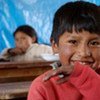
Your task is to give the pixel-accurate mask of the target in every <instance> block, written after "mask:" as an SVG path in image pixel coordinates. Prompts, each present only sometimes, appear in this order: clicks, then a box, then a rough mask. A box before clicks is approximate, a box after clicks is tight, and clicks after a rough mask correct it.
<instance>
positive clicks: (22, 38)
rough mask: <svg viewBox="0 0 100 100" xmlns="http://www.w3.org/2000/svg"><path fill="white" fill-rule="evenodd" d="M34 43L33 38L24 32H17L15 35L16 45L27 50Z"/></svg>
mask: <svg viewBox="0 0 100 100" xmlns="http://www.w3.org/2000/svg"><path fill="white" fill-rule="evenodd" d="M32 43H33V38H31V37H30V36H28V35H27V34H25V33H23V32H17V33H16V35H15V45H16V47H17V48H20V49H22V50H23V51H25V52H26V50H27V49H28V48H29V46H30V45H31V44H32Z"/></svg>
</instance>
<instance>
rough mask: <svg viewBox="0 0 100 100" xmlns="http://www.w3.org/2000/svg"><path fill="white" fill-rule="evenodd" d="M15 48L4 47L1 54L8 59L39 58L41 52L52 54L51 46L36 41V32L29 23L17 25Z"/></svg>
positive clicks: (24, 59)
mask: <svg viewBox="0 0 100 100" xmlns="http://www.w3.org/2000/svg"><path fill="white" fill-rule="evenodd" d="M14 38H15V45H16V46H15V48H10V49H5V50H4V51H3V52H2V53H1V55H2V56H3V58H4V59H5V60H10V61H34V60H41V58H40V56H41V54H42V53H50V54H53V51H52V48H51V47H50V46H47V45H43V44H38V43H37V33H36V31H35V30H34V28H32V27H31V26H29V25H22V26H19V27H18V28H17V29H16V30H15V32H14Z"/></svg>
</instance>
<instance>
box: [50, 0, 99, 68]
mask: <svg viewBox="0 0 100 100" xmlns="http://www.w3.org/2000/svg"><path fill="white" fill-rule="evenodd" d="M51 40H52V47H53V49H54V52H56V53H59V56H60V61H61V63H62V65H63V66H66V65H68V64H74V63H75V62H76V61H79V62H80V63H82V64H86V65H90V66H91V67H93V68H95V67H96V66H99V63H100V10H99V7H98V6H96V5H95V4H93V3H89V2H85V1H76V2H69V3H66V4H65V5H63V6H62V7H60V8H59V9H58V10H57V12H56V13H55V16H54V20H53V30H52V35H51Z"/></svg>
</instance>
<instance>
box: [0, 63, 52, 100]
mask: <svg viewBox="0 0 100 100" xmlns="http://www.w3.org/2000/svg"><path fill="white" fill-rule="evenodd" d="M51 63H53V62H45V61H35V62H4V63H0V100H7V99H14V98H21V97H26V96H27V93H28V90H29V86H30V84H31V82H32V80H33V79H34V78H36V77H37V76H39V75H41V74H42V73H44V72H45V71H47V70H49V69H51V68H52V67H51V66H50V64H51ZM19 100H21V99H19Z"/></svg>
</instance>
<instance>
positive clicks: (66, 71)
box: [43, 65, 74, 84]
mask: <svg viewBox="0 0 100 100" xmlns="http://www.w3.org/2000/svg"><path fill="white" fill-rule="evenodd" d="M73 68H74V67H73V66H72V65H67V66H64V67H63V66H61V67H59V68H57V69H55V70H51V71H50V72H49V73H47V74H46V75H45V77H44V79H43V81H47V80H48V79H50V78H51V77H54V76H57V75H59V77H60V79H58V80H57V83H59V84H60V83H64V82H66V81H67V80H68V78H69V75H70V74H71V72H72V71H73Z"/></svg>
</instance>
